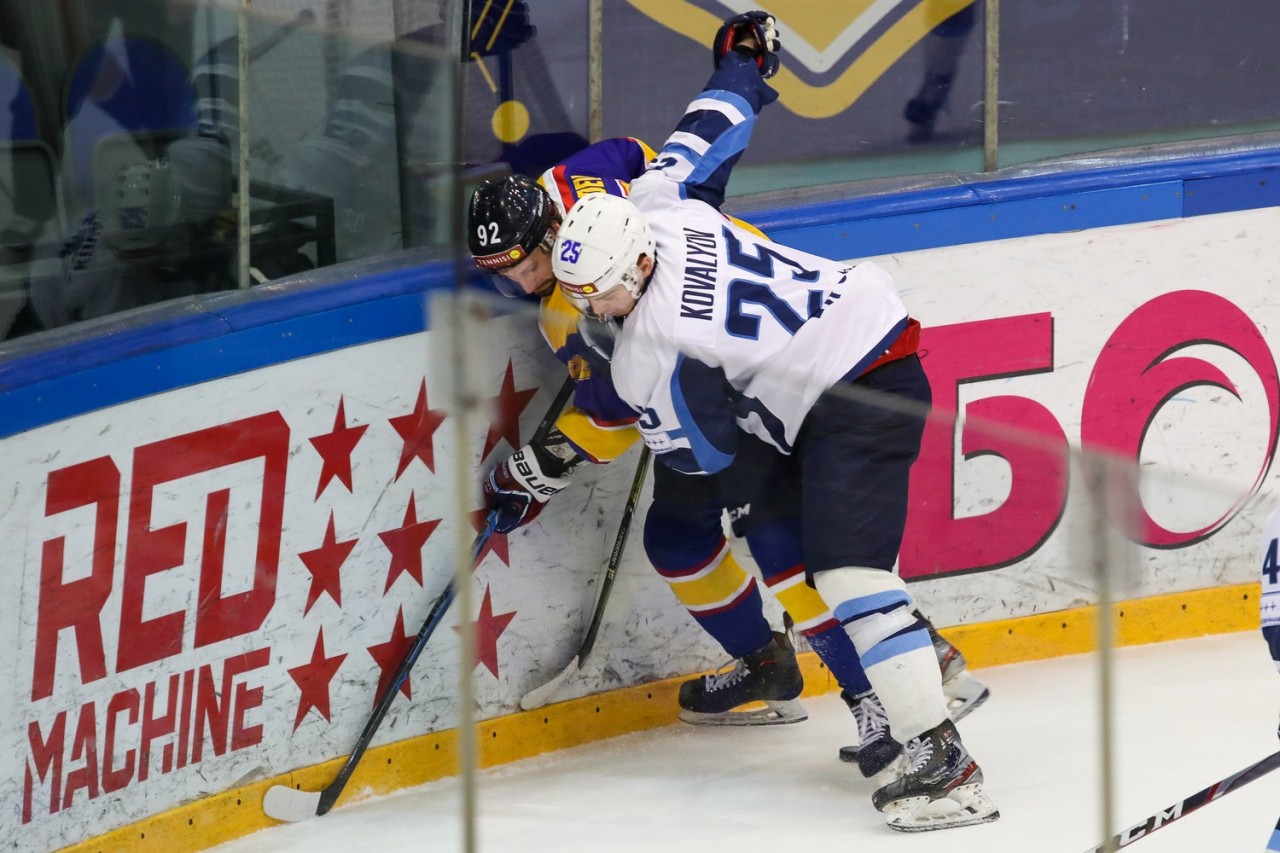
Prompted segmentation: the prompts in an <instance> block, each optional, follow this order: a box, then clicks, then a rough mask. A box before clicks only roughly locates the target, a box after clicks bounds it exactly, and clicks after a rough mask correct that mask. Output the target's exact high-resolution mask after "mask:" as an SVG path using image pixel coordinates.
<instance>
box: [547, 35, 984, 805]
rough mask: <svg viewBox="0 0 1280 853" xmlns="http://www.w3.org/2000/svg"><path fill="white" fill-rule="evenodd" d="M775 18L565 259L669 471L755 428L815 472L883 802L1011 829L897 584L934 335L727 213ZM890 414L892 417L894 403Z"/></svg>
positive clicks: (581, 224) (772, 65) (565, 279)
mask: <svg viewBox="0 0 1280 853" xmlns="http://www.w3.org/2000/svg"><path fill="white" fill-rule="evenodd" d="M775 51H776V33H775V32H774V27H773V19H772V18H771V17H769V16H768V15H767V14H766V13H763V12H752V13H747V14H746V15H741V16H738V17H736V18H733V19H730V20H729V21H727V22H726V25H725V27H723V28H722V29H721V32H720V34H718V36H717V41H716V44H715V58H716V68H717V70H716V71H715V73H714V74H713V75H712V77H711V79H710V81H709V82H708V84H707V86H706V88H705V89H704V90H703V91H702V92H701V93H700V94H699V95H698V96H697V97H696V98H695V99H694V100H693V102H692V103H691V104H690V106H689V108H688V110H687V111H686V113H685V116H684V118H683V119H682V120H681V122H680V123H679V125H678V126H677V128H676V130H675V132H674V133H673V134H672V135H671V137H670V138H669V139H668V140H667V143H666V145H664V147H663V149H662V151H660V152H659V154H658V157H657V158H656V159H655V160H654V161H653V162H652V163H651V164H650V167H649V169H648V171H646V173H645V174H644V175H642V176H640V177H638V178H636V179H635V180H634V181H633V182H632V184H631V193H630V197H629V199H626V198H622V197H620V196H606V195H602V194H597V195H592V196H587V197H584V198H583V199H581V200H579V201H578V202H577V203H576V204H575V205H574V207H573V208H572V209H571V210H570V211H569V213H568V214H567V216H566V217H565V219H564V223H563V225H562V226H561V227H560V229H559V231H558V233H557V237H556V241H555V245H554V247H553V249H552V265H553V271H554V274H555V278H556V279H557V281H558V282H559V284H560V287H561V288H562V289H563V290H564V291H565V292H566V294H567V295H568V296H569V298H570V299H571V300H572V301H573V302H574V304H576V305H577V306H578V307H579V308H580V309H581V310H583V311H584V313H588V314H590V315H593V316H595V317H598V318H601V319H602V320H604V321H617V320H625V321H624V322H620V323H618V326H619V328H618V331H617V339H616V342H615V346H614V350H613V361H612V367H613V379H614V383H615V386H616V388H617V390H618V393H619V395H620V396H621V397H622V398H623V399H624V400H626V401H627V402H628V403H629V404H630V405H631V407H632V408H633V409H634V410H635V411H637V412H639V413H640V418H639V420H638V425H639V427H640V430H641V435H642V436H643V438H644V440H645V443H646V444H647V445H648V447H649V448H650V449H651V450H652V451H653V452H654V454H655V456H656V457H657V460H658V461H659V462H660V463H662V464H663V465H665V466H667V467H669V468H670V469H672V470H674V471H677V472H680V473H682V474H685V475H689V476H690V479H692V480H697V479H699V478H700V477H699V476H698V475H714V474H717V473H719V472H722V471H725V470H727V469H730V466H731V465H732V463H733V462H734V459H735V456H736V455H737V453H738V451H739V446H740V444H741V443H742V442H743V437H742V436H743V433H746V434H750V435H751V436H754V438H756V439H759V440H761V441H763V442H767V443H768V444H770V445H772V446H773V447H774V448H776V449H777V450H778V451H780V452H781V453H783V454H787V455H791V456H793V457H794V459H795V463H796V464H797V465H798V466H799V470H800V489H801V492H802V496H801V505H802V507H803V509H804V512H803V516H802V518H801V525H802V547H803V558H804V563H805V568H806V573H807V575H808V577H809V579H810V580H811V582H812V583H813V585H814V586H815V587H816V588H817V590H818V592H819V593H820V594H821V595H822V597H823V599H824V600H825V601H826V602H828V603H829V604H830V605H832V609H833V611H834V613H835V615H836V618H837V619H838V620H839V622H840V623H841V625H842V626H843V628H844V630H845V632H846V634H847V635H848V637H849V638H850V640H851V642H852V643H853V645H854V647H855V648H856V649H857V651H858V654H859V655H860V657H861V659H862V663H863V666H864V667H865V668H866V675H867V677H868V679H869V680H870V682H871V684H872V685H873V686H874V688H875V693H876V695H877V696H878V697H879V699H880V702H881V703H882V705H883V708H884V711H885V714H886V716H887V719H888V723H889V725H890V727H891V728H892V731H893V733H894V736H895V737H896V738H898V739H899V740H901V741H903V742H904V750H903V751H904V753H905V757H906V760H907V761H906V764H907V766H906V772H905V774H904V775H902V776H901V777H900V778H897V779H895V780H894V781H892V782H890V783H889V784H887V785H885V786H883V787H881V788H880V789H879V790H877V791H876V792H875V795H874V797H873V803H874V805H875V807H876V808H877V809H879V810H881V811H882V812H884V813H885V815H886V821H887V823H888V825H889V826H890V827H892V828H894V829H898V830H902V831H921V830H929V829H941V828H948V827H954V826H965V825H969V824H975V823H981V822H986V821H991V820H995V819H996V818H998V817H999V812H998V811H997V810H996V807H995V805H994V804H993V803H992V802H991V800H990V799H989V798H988V797H987V796H986V795H985V794H984V793H983V790H982V786H983V776H982V771H981V769H980V768H979V766H978V764H977V762H976V761H975V760H974V759H973V758H972V757H971V755H970V754H969V752H968V750H967V749H966V748H965V746H964V744H963V743H962V742H961V740H960V735H959V733H958V732H957V731H956V728H955V725H954V724H953V722H952V721H951V720H950V719H949V717H948V713H947V704H946V699H945V695H944V693H943V690H942V684H941V679H940V677H939V670H938V664H937V660H936V657H935V655H934V654H933V649H932V646H931V644H930V638H929V632H928V629H927V628H926V626H925V624H924V623H923V621H922V620H921V619H920V617H919V616H918V615H917V614H916V613H915V612H914V609H913V602H912V600H911V596H910V595H909V594H908V593H907V590H906V586H905V585H904V584H903V582H902V580H901V579H900V578H899V577H898V576H897V575H896V573H895V572H894V571H893V568H894V564H895V562H896V560H897V554H898V549H899V547H900V545H901V540H902V534H903V529H904V526H905V521H906V509H907V482H908V474H909V470H910V467H911V464H912V463H913V462H914V460H915V458H916V456H917V455H918V452H919V448H920V438H921V434H922V432H923V429H924V418H925V416H926V414H927V412H928V408H929V405H930V403H931V394H930V390H929V383H928V380H927V378H926V377H925V374H924V371H923V368H922V367H921V364H920V360H919V358H918V357H917V355H916V349H917V346H918V341H919V324H918V323H917V322H916V321H915V320H914V319H912V318H911V317H910V316H909V315H908V313H907V311H906V308H905V307H904V306H903V304H902V301H901V299H900V298H899V296H898V293H897V289H896V287H895V285H894V282H893V280H892V278H891V277H890V276H889V275H888V273H886V272H885V271H884V270H883V269H880V268H879V267H877V266H875V265H874V264H869V263H864V264H857V265H853V264H845V263H838V262H834V261H830V260H827V259H825V258H820V257H816V256H813V255H809V254H806V253H803V252H799V251H796V250H794V249H791V248H789V247H786V246H783V245H780V244H777V243H773V242H771V241H769V240H766V239H762V238H760V237H759V236H757V235H754V234H751V233H750V232H748V231H746V230H744V229H742V228H740V227H738V226H736V225H735V224H733V223H731V222H728V221H727V220H726V219H725V218H724V216H723V215H722V214H721V213H720V210H719V208H720V205H721V204H722V203H723V200H724V191H725V185H726V182H727V180H728V177H729V173H730V171H731V170H732V168H733V165H734V164H735V163H736V162H737V160H738V158H739V157H740V156H741V154H742V152H743V150H745V147H746V143H747V141H748V139H749V136H750V131H751V128H752V126H753V125H754V122H755V119H756V116H757V114H758V113H759V111H760V109H761V108H762V107H763V106H764V105H765V104H767V103H770V102H772V101H773V100H775V99H776V98H777V94H776V92H774V91H773V90H772V89H771V88H769V86H768V85H767V84H766V83H765V82H764V78H766V77H768V76H770V75H771V74H772V73H773V72H774V71H775V70H776V68H777V54H776V52H775ZM884 400H888V401H889V404H886V403H885V402H883V401H884Z"/></svg>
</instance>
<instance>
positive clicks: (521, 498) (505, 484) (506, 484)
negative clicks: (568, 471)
mask: <svg viewBox="0 0 1280 853" xmlns="http://www.w3.org/2000/svg"><path fill="white" fill-rule="evenodd" d="M538 449H539V448H535V447H531V446H530V445H527V444H526V445H525V446H524V447H522V448H520V449H519V450H517V451H516V452H515V453H513V454H512V455H511V458H510V459H508V460H507V461H506V462H503V463H502V464H501V465H499V466H498V467H497V468H494V469H493V470H492V471H490V472H489V476H487V477H485V478H484V501H485V505H486V507H487V508H488V510H489V511H490V512H496V513H497V518H496V520H495V522H494V525H493V529H494V532H495V533H510V532H511V531H513V530H515V529H516V528H517V527H521V526H523V525H525V524H528V523H529V522H531V521H533V520H534V519H535V518H537V517H538V513H540V512H542V507H543V506H544V505H545V504H546V502H547V500H548V499H549V498H550V497H551V496H552V495H554V494H555V493H556V492H558V491H560V490H561V489H563V488H564V487H565V486H568V485H569V478H568V477H552V476H550V475H549V474H547V473H546V471H545V467H546V466H547V464H548V462H547V461H546V460H540V459H539V458H538Z"/></svg>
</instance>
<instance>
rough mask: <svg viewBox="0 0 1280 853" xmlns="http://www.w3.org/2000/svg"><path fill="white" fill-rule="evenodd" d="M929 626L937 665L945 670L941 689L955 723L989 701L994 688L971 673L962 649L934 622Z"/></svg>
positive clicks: (948, 711)
mask: <svg viewBox="0 0 1280 853" xmlns="http://www.w3.org/2000/svg"><path fill="white" fill-rule="evenodd" d="M927 627H928V630H929V639H930V640H932V641H933V651H934V654H936V655H937V656H938V668H939V669H941V670H942V692H943V694H945V695H946V697H947V713H948V714H950V715H951V719H952V721H953V722H957V723H958V722H960V721H961V720H962V719H964V718H965V717H967V716H968V715H969V714H970V713H972V712H973V711H974V710H975V709H976V708H977V707H978V706H979V705H981V704H982V703H983V702H985V701H987V699H988V698H990V696H991V690H990V689H989V688H988V687H987V685H985V684H983V683H982V682H981V681H979V680H978V679H976V678H974V677H973V676H972V675H970V674H969V670H968V664H967V663H966V662H965V659H964V655H962V654H961V653H960V650H959V649H957V648H956V647H955V646H953V645H951V643H949V642H947V640H946V638H944V637H943V636H942V635H941V634H939V633H938V632H937V631H936V630H934V627H933V626H932V625H928V626H927Z"/></svg>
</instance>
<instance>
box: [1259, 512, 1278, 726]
mask: <svg viewBox="0 0 1280 853" xmlns="http://www.w3.org/2000/svg"><path fill="white" fill-rule="evenodd" d="M1260 562H1261V563H1262V598H1261V606H1262V638H1263V639H1264V640H1266V641H1267V649H1268V650H1269V651H1270V652H1271V659H1272V660H1273V661H1275V665H1276V670H1277V671H1280V507H1276V508H1275V509H1273V510H1272V511H1271V514H1270V515H1268V516H1267V521H1266V523H1265V524H1264V525H1263V526H1262V557H1261V560H1260ZM1276 735H1277V736H1278V737H1280V728H1278V729H1277V730H1276Z"/></svg>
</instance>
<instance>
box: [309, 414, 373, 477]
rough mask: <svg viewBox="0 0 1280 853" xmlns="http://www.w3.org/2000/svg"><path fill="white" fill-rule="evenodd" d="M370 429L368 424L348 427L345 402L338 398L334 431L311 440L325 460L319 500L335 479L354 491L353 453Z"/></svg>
mask: <svg viewBox="0 0 1280 853" xmlns="http://www.w3.org/2000/svg"><path fill="white" fill-rule="evenodd" d="M368 428H369V426H368V424H366V425H364V426H358V427H349V426H347V413H346V410H345V409H344V407H343V400H342V398H338V416H337V417H336V418H334V419H333V431H332V432H329V433H326V434H324V435H317V436H316V437H315V438H312V439H310V441H311V446H312V447H314V448H315V449H316V452H317V453H319V454H320V458H321V459H323V460H324V464H323V465H322V466H321V468H320V485H319V486H317V487H316V497H317V498H319V497H320V493H321V492H323V491H324V487H325V486H327V485H329V482H330V481H331V480H333V478H334V477H337V478H338V480H339V481H341V483H342V485H344V486H346V487H347V491H348V492H350V491H352V486H351V452H352V451H353V450H355V449H356V443H357V442H359V441H360V436H362V435H364V431H365V430H367V429H368Z"/></svg>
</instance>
